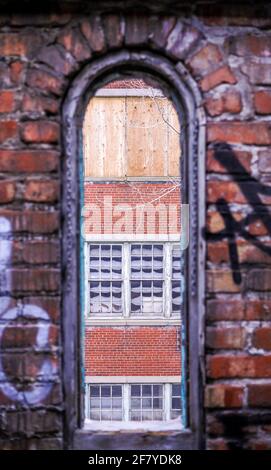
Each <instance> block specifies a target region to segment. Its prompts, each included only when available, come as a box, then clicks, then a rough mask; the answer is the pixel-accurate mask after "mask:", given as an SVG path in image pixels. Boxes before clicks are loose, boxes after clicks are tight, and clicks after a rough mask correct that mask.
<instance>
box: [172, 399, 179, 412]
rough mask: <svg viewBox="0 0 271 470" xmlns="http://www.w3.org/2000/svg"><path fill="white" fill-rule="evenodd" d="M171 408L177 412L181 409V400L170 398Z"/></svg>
mask: <svg viewBox="0 0 271 470" xmlns="http://www.w3.org/2000/svg"><path fill="white" fill-rule="evenodd" d="M172 408H173V409H174V410H176V409H177V410H178V409H180V408H181V399H180V398H172Z"/></svg>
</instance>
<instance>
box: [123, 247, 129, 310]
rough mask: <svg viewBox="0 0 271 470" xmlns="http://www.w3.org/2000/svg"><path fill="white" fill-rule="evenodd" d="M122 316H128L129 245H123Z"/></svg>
mask: <svg viewBox="0 0 271 470" xmlns="http://www.w3.org/2000/svg"><path fill="white" fill-rule="evenodd" d="M122 256H123V264H122V266H123V274H122V275H123V296H124V299H123V300H124V302H123V304H124V305H123V316H124V317H126V318H127V317H129V316H130V245H129V243H124V244H123V255H122Z"/></svg>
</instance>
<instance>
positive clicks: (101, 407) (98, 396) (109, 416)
mask: <svg viewBox="0 0 271 470" xmlns="http://www.w3.org/2000/svg"><path fill="white" fill-rule="evenodd" d="M122 408H123V400H122V386H121V385H90V386H89V417H90V419H94V420H97V421H121V420H122V418H123V412H122Z"/></svg>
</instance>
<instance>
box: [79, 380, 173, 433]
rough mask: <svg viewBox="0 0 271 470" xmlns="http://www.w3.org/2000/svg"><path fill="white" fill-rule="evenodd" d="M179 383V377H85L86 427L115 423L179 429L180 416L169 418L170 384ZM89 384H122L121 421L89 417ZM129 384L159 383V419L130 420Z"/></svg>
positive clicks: (121, 426)
mask: <svg viewBox="0 0 271 470" xmlns="http://www.w3.org/2000/svg"><path fill="white" fill-rule="evenodd" d="M173 384H180V377H178V376H172V377H159V376H157V377H151V376H149V377H146V376H144V377H117V376H116V377H86V384H85V386H86V393H85V416H86V423H85V424H86V427H87V426H90V427H91V428H92V429H93V427H97V428H100V429H103V428H104V429H106V428H107V427H108V426H110V425H114V424H115V425H116V426H117V427H118V428H120V429H121V428H122V429H125V428H129V426H130V425H134V426H136V427H140V426H141V427H142V426H143V427H144V428H145V427H150V428H151V427H152V426H153V425H156V424H158V425H159V426H161V429H162V427H163V425H168V426H171V427H174V426H175V427H176V429H178V430H179V429H180V427H182V422H181V416H180V419H176V418H173V419H172V418H171V412H172V409H171V405H172V385H173ZM91 385H110V386H112V385H120V386H122V413H123V415H122V416H123V420H122V421H119V420H118V421H117V420H116V421H114V420H100V421H99V420H93V419H90V418H89V416H90V386H91ZM131 385H161V386H162V396H163V407H162V417H163V418H162V419H161V420H146V421H132V420H130V411H131Z"/></svg>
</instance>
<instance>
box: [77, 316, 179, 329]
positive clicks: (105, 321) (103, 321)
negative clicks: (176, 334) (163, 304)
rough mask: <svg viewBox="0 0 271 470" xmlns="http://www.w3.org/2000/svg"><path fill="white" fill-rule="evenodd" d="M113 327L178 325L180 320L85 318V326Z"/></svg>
mask: <svg viewBox="0 0 271 470" xmlns="http://www.w3.org/2000/svg"><path fill="white" fill-rule="evenodd" d="M109 324H110V326H112V327H113V326H114V325H121V326H122V325H148V326H152V325H153V326H156V325H163V326H166V325H180V324H181V320H180V319H178V318H150V317H144V318H118V319H116V318H112V317H107V318H87V319H85V325H86V326H93V325H94V326H102V325H105V326H108V325H109Z"/></svg>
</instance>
